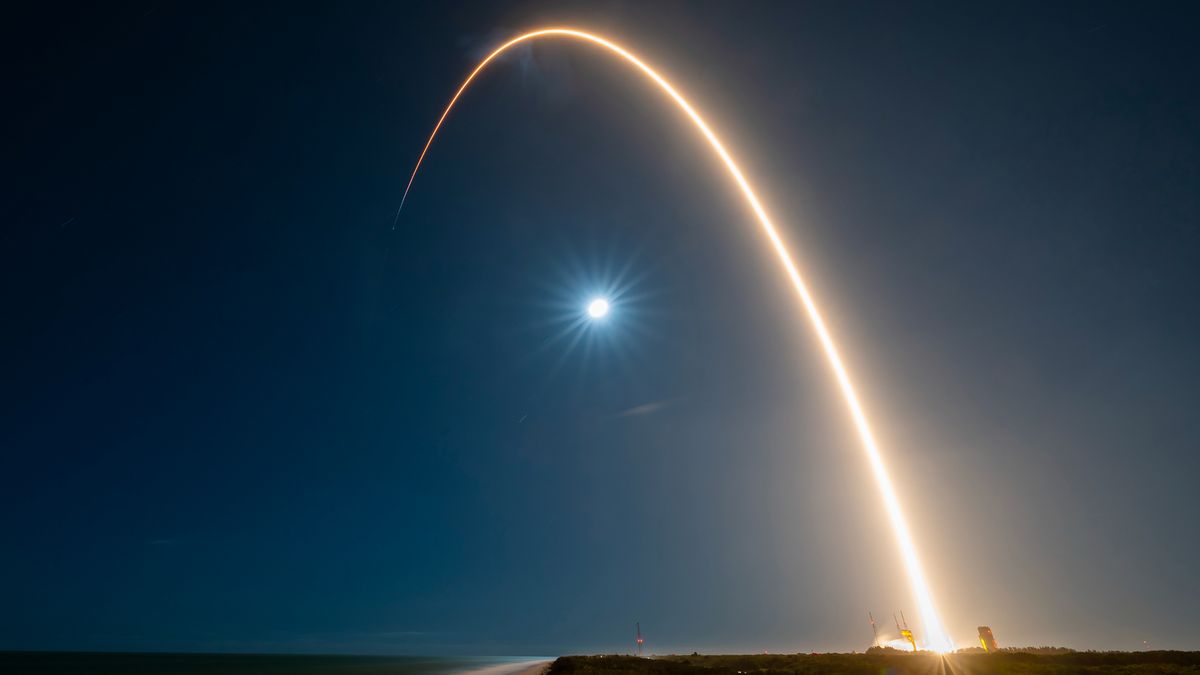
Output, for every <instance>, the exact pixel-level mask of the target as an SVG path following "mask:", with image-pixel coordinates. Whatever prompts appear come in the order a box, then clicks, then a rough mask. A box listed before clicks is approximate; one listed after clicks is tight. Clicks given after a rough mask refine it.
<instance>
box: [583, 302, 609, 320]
mask: <svg viewBox="0 0 1200 675" xmlns="http://www.w3.org/2000/svg"><path fill="white" fill-rule="evenodd" d="M587 313H588V316H590V317H592V318H593V319H603V318H604V316H605V315H606V314H608V300H605V299H604V298H595V299H594V300H592V301H591V302H589V303H588V306H587Z"/></svg>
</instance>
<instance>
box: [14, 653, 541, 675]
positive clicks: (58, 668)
mask: <svg viewBox="0 0 1200 675" xmlns="http://www.w3.org/2000/svg"><path fill="white" fill-rule="evenodd" d="M549 660H550V658H549V657H545V658H539V657H534V656H521V657H451V658H441V657H426V656H314V655H292V654H286V655H282V654H145V653H142V654H117V653H85V652H0V672H4V673H64V674H72V673H80V674H81V675H82V674H87V675H101V674H102V675H110V674H112V675H115V674H117V673H122V674H125V673H128V674H130V675H134V674H141V673H155V674H156V675H159V674H161V675H201V674H204V675H209V674H212V673H222V674H233V675H267V674H271V675H275V674H277V673H278V674H279V675H284V674H292V673H297V674H300V675H306V674H313V675H315V674H316V673H334V674H336V673H354V674H355V675H383V674H384V673H394V674H396V675H401V674H403V675H410V674H412V675H416V674H417V673H428V674H429V675H449V674H450V673H473V674H475V675H512V674H514V673H519V672H521V671H523V670H525V669H527V668H529V667H530V666H534V665H536V662H537V661H549Z"/></svg>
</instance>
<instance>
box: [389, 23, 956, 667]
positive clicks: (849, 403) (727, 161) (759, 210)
mask: <svg viewBox="0 0 1200 675" xmlns="http://www.w3.org/2000/svg"><path fill="white" fill-rule="evenodd" d="M542 38H558V39H567V40H572V41H576V42H581V43H584V44H588V45H592V46H595V47H600V48H602V49H604V50H606V51H607V52H609V53H611V54H612V55H615V56H617V57H620V60H621V61H623V62H624V63H625V64H626V65H629V66H632V67H633V68H634V69H635V70H637V71H638V72H640V73H641V74H643V75H644V76H645V77H646V78H648V79H649V80H650V81H652V82H653V83H654V84H656V85H657V86H658V88H659V89H660V90H662V92H663V93H664V94H666V95H667V97H669V98H670V99H671V100H672V101H674V102H675V104H676V105H677V106H678V107H679V109H680V111H681V112H683V113H684V115H685V116H686V117H687V118H688V119H689V120H690V121H691V123H692V125H693V126H694V127H695V129H696V131H698V132H699V133H700V135H702V136H703V137H704V138H705V140H707V141H708V144H709V146H710V148H711V149H712V151H713V152H714V153H715V154H716V156H717V158H719V159H720V160H721V162H722V163H723V164H724V166H725V168H726V170H727V171H728V173H729V176H730V178H732V179H733V182H734V183H735V184H736V185H737V187H738V189H739V190H740V191H741V194H742V196H743V197H744V198H745V200H746V203H747V205H749V207H750V210H751V211H752V212H753V213H754V216H755V218H756V219H757V220H758V223H759V225H760V226H761V227H762V232H763V235H764V236H765V237H766V239H767V241H768V242H769V243H770V245H771V248H772V249H773V250H774V252H775V254H776V257H777V258H778V260H779V264H780V266H781V267H782V270H783V272H784V273H785V274H786V275H787V277H788V279H789V280H790V281H791V284H792V286H793V288H794V289H795V291H796V294H797V296H798V299H799V301H800V304H801V306H802V307H803V309H804V312H805V314H806V315H807V317H808V320H809V323H810V324H811V326H812V329H813V331H814V332H815V333H816V336H817V339H818V341H819V342H820V344H821V348H822V350H823V351H824V353H825V358H826V360H827V361H828V363H829V367H830V369H831V370H832V371H833V376H834V379H835V381H836V382H837V385H838V389H839V390H840V391H841V394H842V398H843V400H844V401H845V404H846V408H847V410H848V412H849V413H850V418H851V420H852V422H853V423H854V427H855V429H856V430H857V432H858V437H859V440H860V442H861V444H862V447H863V450H864V451H865V452H866V454H867V459H868V460H869V463H870V466H871V471H872V474H873V475H874V478H875V484H876V486H877V487H878V489H879V493H880V497H881V498H882V499H883V504H884V508H885V509H886V511H887V515H888V521H889V523H890V524H891V528H892V532H893V534H894V535H895V538H896V543H897V546H898V547H899V549H900V557H901V559H902V560H903V561H904V568H905V572H906V573H907V575H908V581H909V586H910V589H911V591H912V594H913V598H914V600H915V601H916V604H917V609H918V611H919V612H920V620H921V623H922V626H923V628H924V631H923V632H924V635H923V636H922V637H923V638H924V640H923V642H924V643H925V647H926V648H928V649H932V650H935V651H949V650H951V649H953V648H954V645H953V643H952V641H951V640H950V637H949V635H948V634H947V633H946V630H945V628H943V626H942V622H941V618H940V617H939V615H938V612H937V608H936V606H935V604H934V601H933V593H932V592H931V591H930V588H929V582H928V580H927V579H926V577H925V572H924V569H923V568H922V566H921V561H920V558H919V557H918V555H917V547H916V544H915V542H914V541H913V537H912V534H911V532H910V531H909V528H908V522H907V521H906V520H905V518H904V513H903V511H902V510H901V508H900V499H899V497H897V495H896V488H895V486H894V485H893V484H892V480H891V477H890V476H889V475H888V471H887V466H886V465H885V464H884V461H883V455H882V454H881V452H880V450H879V446H878V445H877V444H876V442H875V437H874V435H873V434H872V433H871V426H870V424H869V423H868V421H867V415H866V412H865V411H864V410H863V407H862V405H861V404H860V403H859V400H858V395H857V394H856V393H855V391H854V386H853V384H852V383H851V381H850V374H849V372H848V371H847V370H846V366H845V364H844V363H843V362H842V357H841V356H840V355H839V353H838V349H837V346H836V345H835V344H834V341H833V335H832V334H831V333H830V332H829V329H828V328H827V327H826V325H825V320H824V319H823V318H822V316H821V312H820V310H819V309H818V308H817V303H816V301H815V300H814V299H813V297H812V294H811V293H809V291H808V286H807V285H805V283H804V280H803V278H802V277H801V276H800V271H799V270H798V269H797V267H796V263H795V262H794V261H793V260H792V254H791V253H790V252H789V251H788V248H787V246H786V245H785V243H784V241H783V238H782V237H781V236H780V234H779V232H778V230H776V229H775V225H774V224H772V222H771V218H770V217H769V216H768V215H767V212H766V210H765V209H764V208H763V206H762V204H761V203H760V202H759V199H758V196H757V195H756V194H755V192H754V189H753V188H752V187H751V186H750V183H749V181H747V180H746V177H745V176H744V175H743V174H742V171H741V169H739V168H738V165H737V163H736V162H734V160H733V157H732V156H731V155H730V154H729V151H727V150H726V149H725V146H724V144H723V143H721V140H720V139H719V138H718V137H717V135H716V133H714V132H713V130H712V129H711V128H709V126H708V124H707V123H706V122H705V121H704V119H703V118H702V117H701V116H700V114H699V113H698V112H696V109H695V108H693V107H692V105H691V104H690V103H688V101H687V99H685V98H684V97H683V95H681V94H680V93H679V92H678V91H677V90H676V89H675V87H674V86H672V85H671V83H670V82H668V81H667V80H666V79H664V78H663V77H662V76H661V75H659V74H658V73H657V72H656V71H655V70H654V69H653V68H651V67H650V66H649V65H647V64H646V63H645V62H644V61H642V60H641V59H640V58H638V57H637V56H635V55H634V54H633V53H631V52H630V51H628V50H627V49H625V48H624V47H622V46H621V45H619V44H617V43H615V42H613V41H611V40H608V39H606V38H603V37H601V36H598V35H594V34H592V33H587V32H585V31H582V30H576V29H573V28H564V27H550V28H541V29H538V30H533V31H530V32H528V33H524V34H522V35H518V36H516V37H514V38H512V39H511V40H509V41H508V42H505V43H504V44H502V45H500V46H499V47H497V48H496V49H495V50H494V51H492V52H491V53H490V54H488V55H487V56H486V57H485V58H484V59H483V60H482V61H480V62H479V64H478V65H477V66H476V67H475V69H474V70H472V71H471V73H470V74H469V75H468V76H467V78H466V79H465V80H464V81H463V83H462V85H461V86H459V88H458V90H457V91H456V92H455V93H454V96H453V98H451V99H450V102H449V103H448V104H447V105H446V108H445V110H443V111H442V115H441V117H440V118H438V121H437V124H435V125H434V127H433V131H432V132H431V133H430V134H429V139H428V140H427V141H426V142H425V147H424V148H423V149H422V150H421V155H420V156H419V157H418V158H417V163H416V165H415V166H414V167H413V171H412V174H411V175H410V176H409V179H408V184H407V185H406V186H405V188H404V196H403V197H402V198H401V200H400V207H401V208H403V207H404V202H405V201H407V199H408V193H409V191H410V190H411V189H412V184H413V180H415V179H416V177H417V172H418V171H419V170H420V168H421V164H422V162H424V161H425V156H426V155H427V154H428V153H429V147H430V146H431V145H432V144H433V140H434V139H435V138H436V137H437V135H438V132H439V131H440V130H441V128H442V125H443V123H445V121H446V117H447V116H448V115H449V114H450V111H451V110H453V109H454V106H455V104H457V103H458V100H459V98H461V97H462V95H463V92H464V91H466V89H467V87H469V86H470V85H471V82H473V81H474V80H475V78H476V76H478V75H479V74H480V73H481V72H482V71H483V70H484V68H486V67H487V66H488V64H490V63H491V62H492V61H494V60H495V59H496V58H497V57H498V56H500V55H501V54H503V53H504V52H506V51H507V50H509V49H510V48H512V47H514V46H516V45H518V44H521V43H524V42H529V41H531V40H537V39H542Z"/></svg>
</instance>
